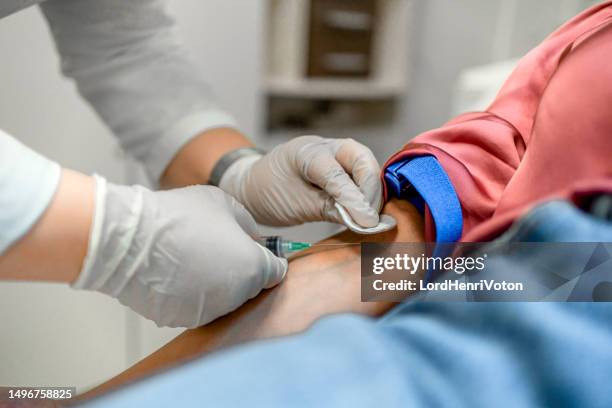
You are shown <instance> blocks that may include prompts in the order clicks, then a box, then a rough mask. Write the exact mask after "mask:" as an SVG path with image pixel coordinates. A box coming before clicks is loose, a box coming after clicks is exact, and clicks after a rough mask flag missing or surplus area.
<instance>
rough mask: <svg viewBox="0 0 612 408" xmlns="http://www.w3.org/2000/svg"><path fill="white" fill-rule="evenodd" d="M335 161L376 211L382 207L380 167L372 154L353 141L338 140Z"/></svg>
mask: <svg viewBox="0 0 612 408" xmlns="http://www.w3.org/2000/svg"><path fill="white" fill-rule="evenodd" d="M338 142H339V143H338V145H337V148H336V159H337V160H338V163H340V165H341V166H342V168H343V169H344V170H345V171H346V172H347V173H349V174H350V175H351V177H352V178H353V180H354V181H355V183H356V184H357V186H358V187H359V189H360V190H361V192H362V193H363V194H364V195H365V197H366V199H367V200H368V202H369V203H370V205H371V206H372V208H374V209H375V210H377V211H380V209H381V206H382V183H381V180H380V166H379V165H378V161H377V160H376V157H374V153H372V151H371V150H370V149H368V148H367V147H366V146H364V145H362V144H361V143H358V142H356V141H355V140H353V139H345V140H338Z"/></svg>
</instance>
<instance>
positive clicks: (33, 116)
mask: <svg viewBox="0 0 612 408" xmlns="http://www.w3.org/2000/svg"><path fill="white" fill-rule="evenodd" d="M168 3H169V8H170V11H171V13H172V14H173V15H175V16H176V19H177V21H178V23H179V29H180V31H181V34H182V36H183V38H184V40H185V42H186V43H187V45H188V47H189V48H190V50H191V52H192V53H193V55H194V57H195V59H196V61H197V63H198V64H199V67H200V69H201V70H202V72H204V74H205V76H206V78H208V81H209V83H210V84H211V86H212V88H213V89H214V91H215V93H216V95H217V97H218V99H219V100H220V102H221V104H222V106H224V107H225V108H226V109H227V110H229V111H230V112H231V113H232V114H233V115H234V116H235V117H236V118H237V119H238V121H239V123H240V125H241V130H242V131H243V132H245V133H246V134H247V135H248V136H250V137H252V138H253V139H254V140H255V141H256V142H257V143H258V144H259V145H260V146H261V147H264V148H272V147H273V146H275V145H277V144H279V143H282V142H284V141H286V140H288V139H289V138H291V137H294V136H298V135H302V134H319V135H322V136H328V137H352V138H354V139H356V140H358V141H360V142H362V143H364V144H366V145H367V146H369V147H370V148H371V149H372V150H373V151H374V153H375V154H376V156H377V157H378V159H379V160H380V161H381V162H384V161H385V160H386V158H387V157H388V156H389V155H390V154H392V153H393V152H395V151H396V150H397V149H398V148H400V147H401V146H402V145H403V144H404V143H406V142H407V141H408V140H410V139H411V138H412V137H414V136H416V135H417V134H419V133H420V132H422V131H425V130H428V129H431V128H434V127H437V126H440V125H441V124H443V123H444V122H445V121H447V120H448V119H450V117H451V116H452V115H453V114H456V113H459V112H463V111H466V110H474V109H483V108H484V107H486V105H487V104H488V103H489V102H490V101H491V99H492V98H493V97H494V95H495V93H496V91H497V89H498V88H499V86H500V85H501V82H503V80H504V78H505V77H506V76H507V75H508V73H509V72H510V71H511V70H512V67H513V66H514V65H515V64H516V60H517V58H518V57H520V56H521V55H523V54H524V53H526V52H527V51H528V50H529V49H530V48H532V47H534V46H535V45H537V44H538V43H539V42H540V41H541V40H542V39H543V38H544V37H545V36H546V35H548V34H549V33H550V32H551V31H553V30H554V29H555V28H556V27H557V26H559V25H560V24H561V23H562V22H564V21H565V20H567V19H568V18H570V17H571V16H573V15H575V14H577V13H578V12H579V11H581V10H582V9H584V8H587V7H589V6H591V5H593V4H595V3H596V2H594V1H587V0H538V1H531V0H426V1H425V0H350V1H349V0H256V1H252V0H206V1H201V0H180V1H178V0H177V1H169V2H168ZM0 61H1V62H0V128H2V129H3V130H5V131H7V132H8V133H10V134H12V135H13V136H15V137H17V138H18V139H20V140H22V141H23V142H24V143H26V144H27V145H29V146H30V147H32V148H34V149H35V150H37V151H39V152H41V153H43V154H45V155H46V156H48V157H50V158H52V159H54V160H56V161H58V162H59V163H61V164H62V165H64V166H65V167H70V168H73V169H77V170H80V171H83V172H85V173H93V172H97V173H100V174H102V175H104V176H106V177H107V178H108V179H110V180H111V181H114V182H119V183H145V184H146V183H147V180H146V179H144V178H143V176H142V175H141V174H142V172H141V171H140V169H139V167H138V165H137V164H135V163H133V162H132V161H131V160H130V159H129V158H128V157H126V156H125V155H124V154H123V152H122V151H121V150H120V149H119V147H118V145H117V143H116V142H115V141H114V140H113V137H112V135H111V134H110V133H109V131H108V129H106V128H105V127H104V125H103V124H102V123H101V121H100V120H99V119H98V118H97V117H96V115H95V114H94V112H93V111H92V110H91V109H90V108H89V106H87V105H86V103H85V102H83V101H82V100H81V99H80V98H79V96H78V94H77V92H76V91H75V88H74V86H73V84H72V83H71V82H69V81H68V80H66V79H64V78H62V77H61V76H60V74H59V61H58V59H57V57H56V54H55V50H54V46H53V44H52V42H51V39H50V36H49V34H48V29H47V26H46V24H45V22H44V20H43V19H42V18H41V15H40V13H39V11H38V9H37V8H30V9H27V10H25V11H23V12H21V13H18V14H16V15H13V16H10V17H8V18H6V19H4V20H2V21H0ZM143 120H146V118H143ZM335 230H337V227H336V226H333V225H328V224H316V225H309V226H302V227H296V228H291V229H288V230H285V231H283V233H284V234H285V235H287V236H288V237H294V238H297V237H300V239H309V240H316V239H319V238H321V237H323V236H326V235H329V234H331V233H333V232H334V231H335ZM180 332H181V330H176V329H160V328H157V327H156V326H155V325H154V324H153V323H151V322H149V321H146V320H144V319H142V318H140V317H139V316H137V315H136V314H134V313H132V312H131V311H129V310H127V309H125V308H124V307H122V306H121V305H119V304H118V303H117V302H115V301H114V300H111V299H110V298H107V297H104V296H103V295H99V294H96V293H89V292H87V293H85V292H76V291H72V290H71V289H69V288H68V287H65V286H61V285H52V284H21V283H0V385H13V386H17V385H23V386H25V385H30V386H77V387H78V389H79V392H80V391H84V390H86V389H88V388H90V387H92V386H95V385H97V384H99V383H100V382H102V381H104V380H106V379H108V378H110V377H111V376H114V375H116V374H118V373H119V372H121V371H123V370H124V369H125V368H127V367H128V366H130V365H132V364H133V363H135V362H136V361H138V360H140V359H141V358H143V357H144V356H146V355H148V354H150V353H151V352H152V351H154V350H156V349H157V348H159V347H161V346H162V345H163V344H164V343H166V342H167V341H169V340H171V339H172V338H174V337H175V336H176V335H178V334H179V333H180Z"/></svg>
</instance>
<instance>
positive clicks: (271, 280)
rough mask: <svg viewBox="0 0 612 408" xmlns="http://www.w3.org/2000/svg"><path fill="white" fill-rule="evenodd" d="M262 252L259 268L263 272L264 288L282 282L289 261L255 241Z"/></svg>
mask: <svg viewBox="0 0 612 408" xmlns="http://www.w3.org/2000/svg"><path fill="white" fill-rule="evenodd" d="M255 244H256V245H257V246H258V247H259V249H260V251H261V253H262V258H261V259H262V263H261V265H262V266H261V270H262V274H263V285H262V287H263V288H264V289H269V288H271V287H274V286H276V285H278V284H279V283H281V282H282V280H283V279H284V278H285V275H286V274H287V269H288V267H289V263H288V262H287V260H286V259H284V258H280V257H278V256H276V255H274V254H273V253H272V252H270V250H268V249H267V248H264V247H263V246H261V245H259V244H258V243H255Z"/></svg>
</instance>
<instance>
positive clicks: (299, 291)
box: [82, 200, 424, 398]
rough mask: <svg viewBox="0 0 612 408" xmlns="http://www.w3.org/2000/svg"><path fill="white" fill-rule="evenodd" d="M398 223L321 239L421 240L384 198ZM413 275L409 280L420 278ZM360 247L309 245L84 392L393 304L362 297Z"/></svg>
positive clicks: (412, 223)
mask: <svg viewBox="0 0 612 408" xmlns="http://www.w3.org/2000/svg"><path fill="white" fill-rule="evenodd" d="M383 212H385V213H387V214H390V215H392V216H393V217H394V218H395V219H396V220H397V222H398V227H397V228H396V229H394V230H392V231H388V232H385V233H381V234H377V235H371V236H358V235H356V234H354V233H352V232H350V231H347V232H343V233H341V234H339V235H336V236H334V237H332V238H330V239H328V240H325V241H323V243H330V244H354V243H359V242H423V241H424V233H423V221H422V216H421V215H420V214H419V212H418V211H417V210H416V209H415V208H414V207H413V206H412V205H411V204H409V203H407V202H404V201H396V200H394V201H391V202H389V203H387V205H386V206H385V208H384V211H383ZM419 278H420V276H419V275H414V276H413V279H414V280H415V281H416V280H417V279H419ZM360 288H361V287H360V247H359V245H338V246H328V247H319V248H312V249H311V250H309V251H305V252H304V253H300V254H299V256H297V257H294V258H292V259H291V260H290V262H289V271H288V273H287V277H286V278H285V280H284V281H283V282H282V283H281V284H280V285H278V286H277V287H275V288H272V289H270V290H267V291H264V292H262V293H261V294H259V295H258V296H257V297H255V298H254V299H252V300H250V301H249V302H247V303H246V304H244V305H243V306H242V307H240V308H239V309H237V310H236V311H234V312H233V313H231V314H229V315H227V316H225V317H222V318H220V319H217V320H216V321H214V322H212V323H210V324H208V325H207V326H204V327H200V328H197V329H192V330H187V331H185V332H184V333H182V334H181V335H179V336H178V337H177V338H175V339H174V340H172V341H171V342H170V343H168V344H167V345H165V346H164V347H162V348H161V349H160V350H158V351H156V352H155V353H153V354H151V355H150V356H148V357H146V358H145V359H144V360H142V361H140V362H139V363H137V364H136V365H134V366H132V367H131V368H129V369H128V370H127V371H125V372H123V373H122V374H120V375H119V376H117V377H115V378H113V379H111V380H110V381H108V382H107V383H104V384H102V385H101V386H99V387H98V388H96V389H94V390H92V391H90V392H88V393H87V394H84V395H83V396H82V397H83V398H88V397H91V396H94V395H98V394H100V393H103V392H105V391H108V390H110V389H112V388H114V387H117V386H119V385H122V384H125V383H128V382H130V381H134V380H135V379H138V378H141V377H143V376H146V375H149V374H151V373H154V372H156V371H159V370H161V369H164V368H168V367H170V366H172V365H176V364H179V363H181V362H184V361H187V360H190V359H193V358H196V357H198V356H202V355H204V354H206V353H210V352H213V351H216V350H220V349H223V348H225V347H230V346H235V345H237V344H242V343H246V342H250V341H254V340H259V339H266V338H272V337H279V336H286V335H289V334H293V333H297V332H300V331H303V330H305V329H307V328H308V327H309V326H310V325H312V323H314V322H315V321H316V320H318V319H320V318H321V317H323V316H326V315H329V314H333V313H341V312H351V313H359V314H364V315H370V316H379V315H381V314H383V313H385V312H386V311H388V310H389V309H390V308H391V307H392V306H393V305H394V304H393V303H389V302H369V303H362V302H361V301H360V293H361V292H360Z"/></svg>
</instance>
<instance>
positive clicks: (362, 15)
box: [307, 0, 376, 77]
mask: <svg viewBox="0 0 612 408" xmlns="http://www.w3.org/2000/svg"><path fill="white" fill-rule="evenodd" d="M375 6H376V1H374V0H311V10H310V27H309V29H310V33H309V44H308V58H307V59H308V64H307V67H308V69H307V75H308V76H309V77H326V76H350V77H366V76H368V75H369V74H370V67H371V55H372V36H373V32H374V28H375V9H376V7H375Z"/></svg>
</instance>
